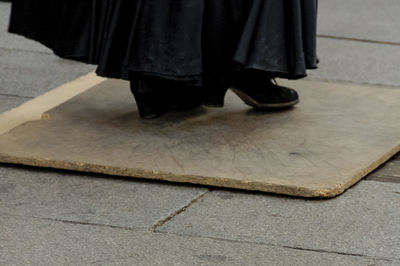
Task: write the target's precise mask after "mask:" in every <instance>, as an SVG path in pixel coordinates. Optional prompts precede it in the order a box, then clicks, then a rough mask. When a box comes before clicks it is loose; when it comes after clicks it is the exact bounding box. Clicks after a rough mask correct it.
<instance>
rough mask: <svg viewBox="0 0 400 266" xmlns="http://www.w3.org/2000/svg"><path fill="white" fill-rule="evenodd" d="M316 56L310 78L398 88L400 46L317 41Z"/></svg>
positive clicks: (322, 39) (327, 40)
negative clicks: (317, 63)
mask: <svg viewBox="0 0 400 266" xmlns="http://www.w3.org/2000/svg"><path fill="white" fill-rule="evenodd" d="M321 2H322V1H321ZM325 2H331V1H325ZM399 36H400V35H399ZM318 54H319V58H320V60H321V62H320V64H319V68H318V69H317V70H313V71H309V72H308V73H309V76H310V77H311V78H314V79H316V78H317V79H323V80H331V81H335V80H339V81H348V82H354V83H359V84H381V85H385V86H400V71H397V69H400V46H392V45H381V44H373V43H362V42H352V41H344V40H333V39H325V38H319V39H318Z"/></svg>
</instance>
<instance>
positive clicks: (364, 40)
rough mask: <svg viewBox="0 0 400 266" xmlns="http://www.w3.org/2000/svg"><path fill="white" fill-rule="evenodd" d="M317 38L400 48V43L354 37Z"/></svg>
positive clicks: (320, 36) (329, 36) (328, 36)
mask: <svg viewBox="0 0 400 266" xmlns="http://www.w3.org/2000/svg"><path fill="white" fill-rule="evenodd" d="M317 37H318V38H323V39H333V40H341V41H351V42H363V43H373V44H383V45H391V46H400V43H398V42H390V41H377V40H370V39H361V38H353V37H342V36H335V35H329V34H318V35H317Z"/></svg>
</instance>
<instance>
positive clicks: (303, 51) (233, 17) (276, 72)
mask: <svg viewBox="0 0 400 266" xmlns="http://www.w3.org/2000/svg"><path fill="white" fill-rule="evenodd" d="M317 1H318V0H85V1H82V0H57V1H54V0H41V1H37V0H18V1H14V2H13V4H12V14H11V21H10V27H9V31H10V32H12V33H16V34H20V35H23V36H25V37H28V38H30V39H33V40H36V41H39V42H41V43H43V44H44V45H46V46H47V47H49V48H50V49H52V50H53V51H54V53H55V54H56V55H58V56H60V57H62V58H67V59H73V60H77V61H81V62H85V63H89V64H96V65H98V68H97V74H99V75H100V76H104V77H111V78H121V79H129V77H130V76H131V74H132V73H134V74H137V75H146V76H157V77H162V78H165V79H169V80H175V81H181V82H186V83H187V82H189V83H192V84H201V83H202V80H204V79H216V78H219V77H222V76H224V75H226V74H227V72H230V71H232V69H254V70H260V71H264V72H265V73H266V74H268V75H270V76H274V77H283V78H289V79H298V78H302V77H304V76H306V70H307V69H313V68H316V66H317V56H316V18H317Z"/></svg>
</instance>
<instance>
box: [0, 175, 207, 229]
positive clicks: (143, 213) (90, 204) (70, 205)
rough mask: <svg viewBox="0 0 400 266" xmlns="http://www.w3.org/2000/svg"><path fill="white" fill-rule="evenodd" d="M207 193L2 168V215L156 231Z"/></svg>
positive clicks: (176, 187) (146, 183)
mask: <svg viewBox="0 0 400 266" xmlns="http://www.w3.org/2000/svg"><path fill="white" fill-rule="evenodd" d="M206 191H207V190H206V189H203V188H195V187H185V186H177V185H167V184H162V183H152V182H142V181H133V180H123V179H118V178H114V179H109V178H105V177H104V176H87V175H79V174H74V173H68V172H66V173H59V172H46V171H44V170H35V169H30V168H27V169H18V168H13V167H0V213H3V214H9V215H22V216H27V217H40V218H48V219H57V220H66V221H73V222H80V223H92V224H104V225H112V226H119V227H129V228H150V227H151V226H153V225H154V224H156V223H157V222H159V221H161V220H163V219H165V218H167V217H168V216H169V215H171V214H172V213H174V212H175V211H177V210H179V209H181V208H183V207H184V206H185V205H187V204H189V203H190V201H191V200H193V199H195V198H196V197H198V196H199V195H201V194H202V193H204V192H206Z"/></svg>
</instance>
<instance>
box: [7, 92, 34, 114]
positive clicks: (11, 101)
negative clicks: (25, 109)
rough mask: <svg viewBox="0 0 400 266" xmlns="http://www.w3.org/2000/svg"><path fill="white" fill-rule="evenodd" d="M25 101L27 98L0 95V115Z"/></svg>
mask: <svg viewBox="0 0 400 266" xmlns="http://www.w3.org/2000/svg"><path fill="white" fill-rule="evenodd" d="M27 100H29V98H22V97H15V96H5V95H0V113H3V112H5V111H7V110H9V109H11V108H15V107H17V106H19V105H20V104H22V103H24V102H25V101H27Z"/></svg>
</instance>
